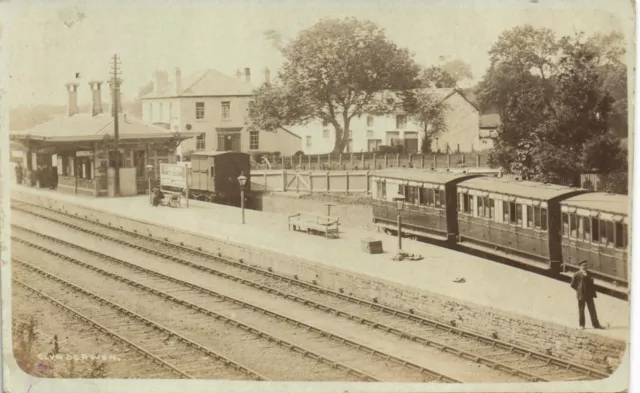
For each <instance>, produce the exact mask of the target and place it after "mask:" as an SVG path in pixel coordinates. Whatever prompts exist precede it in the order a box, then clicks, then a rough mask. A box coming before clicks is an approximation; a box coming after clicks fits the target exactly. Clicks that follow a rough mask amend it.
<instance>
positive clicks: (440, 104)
mask: <svg viewBox="0 0 640 393" xmlns="http://www.w3.org/2000/svg"><path fill="white" fill-rule="evenodd" d="M402 98H403V100H402V105H403V109H404V111H405V112H406V113H407V114H408V115H409V117H410V118H411V119H412V120H413V121H414V122H415V123H416V124H418V125H419V126H420V128H421V129H422V138H421V144H420V151H421V152H422V153H430V152H431V142H432V140H433V138H434V137H435V136H436V135H438V134H440V133H442V132H444V131H446V123H445V119H444V114H445V111H446V110H447V109H448V105H447V104H446V103H445V102H444V101H443V100H442V98H441V97H438V96H436V95H434V94H433V93H432V92H431V91H430V90H429V89H415V90H411V91H407V92H404V93H403V94H402Z"/></svg>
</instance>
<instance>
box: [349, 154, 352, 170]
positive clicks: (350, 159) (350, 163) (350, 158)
mask: <svg viewBox="0 0 640 393" xmlns="http://www.w3.org/2000/svg"><path fill="white" fill-rule="evenodd" d="M349 161H350V162H349V165H351V169H353V153H351V157H349Z"/></svg>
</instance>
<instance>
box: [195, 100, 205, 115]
mask: <svg viewBox="0 0 640 393" xmlns="http://www.w3.org/2000/svg"><path fill="white" fill-rule="evenodd" d="M196 119H204V102H196Z"/></svg>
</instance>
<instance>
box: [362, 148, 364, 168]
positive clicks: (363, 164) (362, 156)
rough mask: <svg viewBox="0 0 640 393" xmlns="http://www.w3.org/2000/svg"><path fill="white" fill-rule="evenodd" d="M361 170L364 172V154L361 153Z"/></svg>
mask: <svg viewBox="0 0 640 393" xmlns="http://www.w3.org/2000/svg"><path fill="white" fill-rule="evenodd" d="M362 169H363V170H364V152H362Z"/></svg>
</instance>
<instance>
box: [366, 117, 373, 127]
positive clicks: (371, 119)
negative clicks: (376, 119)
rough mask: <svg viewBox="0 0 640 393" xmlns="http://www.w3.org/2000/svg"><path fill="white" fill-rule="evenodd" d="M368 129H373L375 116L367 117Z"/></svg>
mask: <svg viewBox="0 0 640 393" xmlns="http://www.w3.org/2000/svg"><path fill="white" fill-rule="evenodd" d="M367 127H373V116H367Z"/></svg>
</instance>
